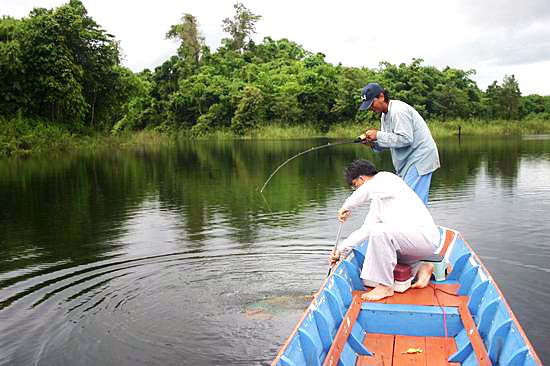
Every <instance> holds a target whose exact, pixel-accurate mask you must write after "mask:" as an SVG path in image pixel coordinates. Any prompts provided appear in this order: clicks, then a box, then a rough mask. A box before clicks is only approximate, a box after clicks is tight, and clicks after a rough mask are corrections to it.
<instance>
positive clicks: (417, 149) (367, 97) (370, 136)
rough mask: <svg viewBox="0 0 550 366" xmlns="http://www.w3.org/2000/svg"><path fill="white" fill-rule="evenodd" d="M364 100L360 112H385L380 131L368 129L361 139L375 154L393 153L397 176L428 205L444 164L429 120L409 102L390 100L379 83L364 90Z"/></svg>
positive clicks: (362, 97) (362, 95)
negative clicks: (435, 177)
mask: <svg viewBox="0 0 550 366" xmlns="http://www.w3.org/2000/svg"><path fill="white" fill-rule="evenodd" d="M361 100H362V103H361V106H360V107H359V110H361V111H363V110H371V111H373V112H376V113H381V118H380V120H381V128H380V130H377V129H374V128H373V129H368V130H367V131H366V132H365V133H364V134H363V135H361V137H362V138H363V139H365V141H366V142H367V143H369V145H370V146H371V147H372V149H373V150H374V151H375V152H380V151H382V150H385V149H389V150H390V152H391V157H392V161H393V166H394V167H395V170H396V173H397V174H398V175H399V176H400V177H401V178H403V180H404V181H405V183H407V185H408V186H409V187H411V188H412V189H413V190H414V191H415V192H416V194H418V196H419V197H420V199H421V200H422V201H423V202H424V204H425V205H426V206H427V205H428V193H429V190H430V184H431V180H432V173H433V172H434V171H435V170H436V169H437V168H439V167H440V163H439V153H438V151H437V145H436V144H435V141H434V139H433V137H432V134H431V133H430V129H429V128H428V125H427V124H426V121H424V119H423V118H422V116H420V114H419V113H418V112H417V111H416V110H415V109H414V108H413V107H411V106H410V105H408V104H407V103H404V102H401V101H399V100H392V99H390V96H389V94H388V92H387V91H386V90H385V89H384V88H382V87H381V86H380V85H378V84H376V83H369V84H368V85H367V86H365V87H364V88H363V91H362V92H361Z"/></svg>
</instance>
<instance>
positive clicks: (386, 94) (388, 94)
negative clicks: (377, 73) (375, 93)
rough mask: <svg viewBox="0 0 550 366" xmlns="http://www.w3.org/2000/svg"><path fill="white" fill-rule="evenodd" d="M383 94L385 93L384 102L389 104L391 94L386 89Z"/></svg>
mask: <svg viewBox="0 0 550 366" xmlns="http://www.w3.org/2000/svg"><path fill="white" fill-rule="evenodd" d="M383 93H384V102H386V103H388V102H389V101H390V93H389V92H388V91H387V90H386V89H384V91H383Z"/></svg>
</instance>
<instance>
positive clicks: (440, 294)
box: [353, 283, 464, 306]
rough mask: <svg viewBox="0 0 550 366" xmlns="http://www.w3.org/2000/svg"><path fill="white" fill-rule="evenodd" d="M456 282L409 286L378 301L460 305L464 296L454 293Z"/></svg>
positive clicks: (360, 293)
mask: <svg viewBox="0 0 550 366" xmlns="http://www.w3.org/2000/svg"><path fill="white" fill-rule="evenodd" d="M458 287H459V285H458V284H434V283H430V284H429V285H428V286H427V287H425V288H410V289H408V290H407V291H405V292H403V293H399V292H396V293H395V294H394V295H393V296H390V297H386V298H385V299H382V300H380V301H376V302H379V303H383V304H409V305H427V306H460V304H461V302H463V301H464V297H462V296H458V295H456V293H457V291H458ZM366 292H367V291H353V294H354V295H356V294H359V296H360V295H362V294H364V293H366Z"/></svg>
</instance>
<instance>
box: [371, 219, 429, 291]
mask: <svg viewBox="0 0 550 366" xmlns="http://www.w3.org/2000/svg"><path fill="white" fill-rule="evenodd" d="M428 238H429V235H425V233H423V232H422V229H419V228H418V227H413V226H399V227H398V226H395V225H387V224H382V223H379V224H374V225H373V226H372V227H371V230H370V235H369V242H368V246H367V252H366V254H365V262H364V263H363V269H362V270H361V278H362V279H363V280H366V281H368V282H369V283H379V284H382V285H384V286H393V270H394V268H395V265H396V264H397V262H399V263H403V264H408V265H410V266H411V267H412V270H413V274H414V275H416V271H417V270H418V267H419V265H420V259H422V258H424V257H427V256H430V255H432V254H433V253H434V251H435V250H436V249H437V246H438V242H437V241H436V242H433V240H429V239H428Z"/></svg>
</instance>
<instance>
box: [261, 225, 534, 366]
mask: <svg viewBox="0 0 550 366" xmlns="http://www.w3.org/2000/svg"><path fill="white" fill-rule="evenodd" d="M439 228H440V229H441V231H442V238H441V242H440V248H441V247H442V246H443V244H444V242H445V240H446V235H447V233H448V232H449V231H450V232H452V233H453V236H452V239H451V242H450V243H449V244H448V248H447V252H446V253H445V255H444V257H445V260H446V261H447V263H450V262H451V260H450V256H451V254H452V252H453V249H454V246H455V244H456V241H457V240H458V239H459V238H460V241H461V244H464V247H465V249H466V253H463V254H469V255H468V257H467V258H466V259H465V261H467V262H470V265H472V266H473V267H472V268H470V269H473V268H475V266H474V265H473V264H472V260H473V261H474V262H475V265H478V266H479V268H478V269H476V271H475V272H476V274H477V272H478V271H479V269H481V272H480V273H481V274H482V275H484V276H485V277H487V279H488V280H489V282H488V284H489V283H490V285H491V288H492V289H494V290H495V293H496V299H498V302H499V304H502V305H503V306H504V310H505V312H506V314H507V315H508V316H509V318H510V323H513V325H514V328H515V329H516V330H517V331H518V335H519V336H520V338H521V340H522V341H523V343H524V348H526V349H527V351H528V353H529V355H530V357H531V359H532V361H534V362H535V364H536V365H542V362H541V360H540V359H539V357H538V355H537V354H536V352H535V350H534V348H533V346H532V344H531V342H530V341H529V339H528V338H527V335H526V334H525V331H524V330H523V328H522V327H521V325H520V323H519V321H518V320H517V318H516V316H515V314H514V313H513V311H512V309H511V307H510V305H509V304H508V302H507V301H506V299H505V297H504V295H503V293H502V291H501V290H500V288H499V287H498V285H497V283H496V281H495V280H494V278H493V277H492V275H491V273H490V272H489V271H488V270H487V267H486V266H485V265H484V264H483V262H482V261H481V259H480V258H479V256H478V255H477V254H476V253H475V252H474V250H473V249H472V247H471V246H470V244H469V243H468V242H467V241H466V240H465V239H464V237H463V236H462V234H461V233H460V232H458V231H456V230H454V229H450V228H447V227H444V226H439ZM350 257H351V256H350ZM350 257H348V258H346V260H345V261H341V262H339V263H337V264H336V265H335V267H334V268H333V270H332V271H331V274H330V275H329V276H327V277H326V278H325V279H324V280H323V282H322V284H321V286H320V288H319V290H318V291H317V292H316V293H315V294H314V296H313V299H312V301H311V303H310V304H309V305H308V306H307V308H306V309H305V310H304V313H303V314H302V316H301V317H300V319H299V320H298V322H297V323H296V325H295V326H294V328H293V330H292V332H291V333H290V335H289V336H288V337H287V339H286V340H285V342H284V343H283V345H282V346H281V347H280V349H279V352H278V353H277V355H276V357H275V359H274V360H273V362H272V364H271V365H272V366H276V365H278V364H279V361H281V357H282V356H283V355H284V354H285V351H286V350H287V348H288V347H289V345H290V344H291V343H292V342H293V341H294V338H295V337H296V336H297V335H298V334H300V333H301V332H303V330H301V327H302V325H303V324H304V321H305V320H306V319H307V318H308V317H311V316H313V311H314V310H315V309H317V308H318V306H319V305H320V304H319V303H318V300H319V295H320V294H322V293H323V291H324V290H325V288H326V287H327V285H328V284H329V282H330V281H331V279H332V278H333V276H334V275H335V274H336V273H338V272H339V269H340V267H341V266H346V265H345V264H344V263H346V262H347V261H349V260H350ZM455 261H456V258H455ZM455 261H453V262H455ZM466 264H468V263H466ZM344 269H345V268H344ZM450 274H452V270H451V272H450ZM461 274H462V273H461ZM474 276H475V275H474ZM476 279H477V277H474V278H473V280H472V283H471V284H470V285H472V284H473V282H474V281H475V280H476ZM343 310H344V311H345V309H343ZM495 311H498V309H497V310H495Z"/></svg>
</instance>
